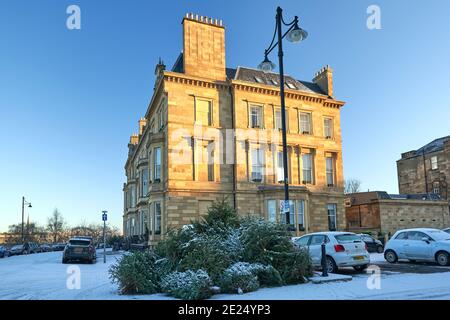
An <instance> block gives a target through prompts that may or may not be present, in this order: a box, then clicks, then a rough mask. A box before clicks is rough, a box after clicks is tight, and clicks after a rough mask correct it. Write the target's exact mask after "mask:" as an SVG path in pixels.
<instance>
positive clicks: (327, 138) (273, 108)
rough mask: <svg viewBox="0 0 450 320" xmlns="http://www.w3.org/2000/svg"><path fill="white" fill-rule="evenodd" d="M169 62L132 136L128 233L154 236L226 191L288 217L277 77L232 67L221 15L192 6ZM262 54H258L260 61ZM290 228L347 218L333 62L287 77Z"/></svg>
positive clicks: (247, 209)
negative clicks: (307, 74) (301, 76)
mask: <svg viewBox="0 0 450 320" xmlns="http://www.w3.org/2000/svg"><path fill="white" fill-rule="evenodd" d="M182 26H183V49H182V53H181V54H180V55H179V57H178V59H177V61H176V62H175V64H174V66H173V67H172V69H171V70H170V71H169V70H166V66H165V65H164V64H163V63H162V62H161V61H160V62H159V63H158V64H157V66H156V69H155V75H156V80H155V86H154V92H153V96H152V98H151V101H150V104H149V106H148V108H147V111H146V113H145V115H144V116H143V117H142V119H140V120H139V132H138V134H134V135H132V136H131V139H130V143H129V152H128V159H127V161H126V165H125V171H126V176H127V181H126V183H125V184H124V186H123V191H124V195H125V201H124V215H123V223H124V226H123V227H124V234H125V235H126V236H127V237H132V236H144V235H145V236H146V238H147V236H148V241H149V244H150V245H153V244H155V243H157V242H158V241H159V240H160V239H161V237H164V234H166V232H167V231H168V230H170V229H172V228H178V227H181V226H183V225H185V224H189V223H190V222H191V221H192V220H194V219H198V218H199V217H201V216H202V215H204V214H205V213H206V211H207V209H208V207H209V206H210V205H211V204H212V203H213V201H215V200H221V199H226V201H229V203H230V205H232V206H233V207H234V208H235V209H236V210H237V212H238V213H239V214H240V215H242V216H246V215H251V216H260V217H264V218H265V219H268V220H270V221H280V222H282V223H285V222H286V220H287V219H286V217H285V215H284V214H281V211H280V203H281V200H282V199H283V198H284V193H283V184H282V182H283V181H284V176H283V172H284V168H283V161H282V159H283V153H282V138H281V131H280V130H281V126H282V122H281V110H280V91H279V76H278V74H276V73H264V72H262V71H259V70H255V69H253V68H248V67H237V68H227V67H226V64H225V28H224V26H223V25H222V22H221V21H217V20H216V19H211V18H207V17H199V16H197V15H195V16H194V15H192V14H189V15H187V16H186V17H185V18H184V19H183V21H182ZM255 62H256V61H255ZM285 86H286V93H285V97H286V115H287V117H286V122H287V123H286V126H287V144H288V167H289V168H288V172H289V174H288V177H287V178H288V181H289V192H290V199H291V212H290V219H289V220H290V224H291V225H290V226H289V227H290V228H291V230H292V231H293V233H295V234H302V233H304V232H312V231H319V230H339V229H344V228H345V227H346V221H345V214H344V195H343V165H342V146H341V128H340V109H341V107H342V106H343V105H344V103H343V102H342V101H338V100H336V99H335V98H334V92H333V71H332V69H331V68H330V67H328V66H327V67H324V68H322V69H321V70H320V71H319V72H318V73H317V74H316V75H315V77H314V79H313V80H312V81H311V82H306V81H300V80H296V79H294V78H293V77H290V76H286V79H285Z"/></svg>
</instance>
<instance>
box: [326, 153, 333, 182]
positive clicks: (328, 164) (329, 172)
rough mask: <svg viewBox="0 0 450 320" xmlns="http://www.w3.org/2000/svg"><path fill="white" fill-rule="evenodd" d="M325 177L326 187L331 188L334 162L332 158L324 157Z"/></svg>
mask: <svg viewBox="0 0 450 320" xmlns="http://www.w3.org/2000/svg"><path fill="white" fill-rule="evenodd" d="M325 161H326V175H327V185H328V186H329V187H332V186H333V185H334V160H333V157H326V158H325Z"/></svg>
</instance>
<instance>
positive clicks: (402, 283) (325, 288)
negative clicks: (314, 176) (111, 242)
mask: <svg viewBox="0 0 450 320" xmlns="http://www.w3.org/2000/svg"><path fill="white" fill-rule="evenodd" d="M61 257H62V252H48V253H40V254H33V255H27V256H13V257H8V258H5V259H0V280H1V281H0V299H3V300H5V299H10V300H16V299H37V300H40V299H55V300H83V299H89V300H110V299H117V300H119V299H120V300H121V299H145V300H160V299H171V298H170V297H168V296H166V295H163V294H156V295H134V296H124V295H120V294H118V291H117V285H115V284H113V283H111V281H110V279H109V277H108V268H109V267H110V265H111V264H112V263H113V262H114V261H115V260H116V259H117V258H118V257H120V255H107V263H106V264H104V263H103V257H102V256H101V255H100V254H99V256H98V259H97V263H96V264H76V266H78V267H79V268H80V271H81V288H80V289H68V287H67V285H66V282H67V279H68V278H69V277H70V275H69V274H68V273H67V270H68V267H70V266H72V265H71V264H62V263H61ZM373 258H374V259H373V260H374V261H376V260H378V259H381V258H380V257H375V256H374V257H373ZM368 279H369V275H368V274H361V275H357V276H354V277H353V280H352V281H349V282H334V283H324V284H313V283H307V284H301V285H293V286H285V287H278V288H263V289H260V290H258V291H256V292H251V293H247V294H243V295H237V294H236V295H228V294H220V295H215V296H213V297H212V299H225V300H226V299H230V300H240V299H249V300H252V299H261V300H277V299H352V300H354V299H450V272H443V273H433V274H384V273H383V274H381V279H380V280H381V282H380V284H381V288H380V289H373V290H370V289H369V288H368V287H367V281H368Z"/></svg>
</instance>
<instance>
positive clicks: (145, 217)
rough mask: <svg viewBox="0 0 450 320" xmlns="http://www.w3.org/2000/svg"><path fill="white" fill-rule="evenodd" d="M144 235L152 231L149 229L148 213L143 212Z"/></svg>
mask: <svg viewBox="0 0 450 320" xmlns="http://www.w3.org/2000/svg"><path fill="white" fill-rule="evenodd" d="M142 222H143V223H142V233H143V234H147V233H148V232H149V231H150V230H149V229H148V211H147V210H142Z"/></svg>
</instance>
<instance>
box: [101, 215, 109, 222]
mask: <svg viewBox="0 0 450 320" xmlns="http://www.w3.org/2000/svg"><path fill="white" fill-rule="evenodd" d="M102 220H103V221H107V220H108V214H106V213H104V214H102Z"/></svg>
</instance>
